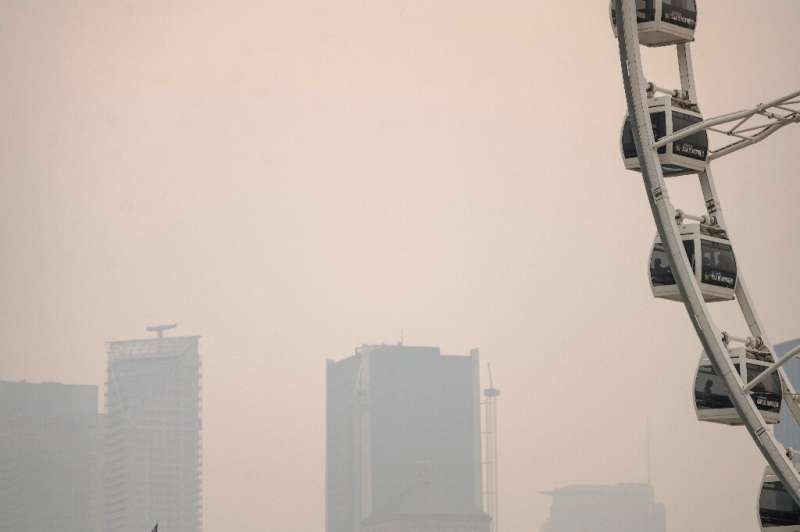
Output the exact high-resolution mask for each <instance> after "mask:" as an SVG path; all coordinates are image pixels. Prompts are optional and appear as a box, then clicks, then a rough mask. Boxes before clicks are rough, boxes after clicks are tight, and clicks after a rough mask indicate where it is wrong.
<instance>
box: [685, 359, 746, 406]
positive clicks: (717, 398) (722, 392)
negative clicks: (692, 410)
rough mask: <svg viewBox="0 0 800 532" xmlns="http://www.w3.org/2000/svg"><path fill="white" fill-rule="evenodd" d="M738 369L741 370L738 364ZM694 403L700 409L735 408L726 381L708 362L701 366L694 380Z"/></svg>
mask: <svg viewBox="0 0 800 532" xmlns="http://www.w3.org/2000/svg"><path fill="white" fill-rule="evenodd" d="M736 371H739V366H738V364H737V365H736ZM694 404H695V406H696V407H697V409H698V410H704V409H720V408H733V403H732V402H731V398H730V397H729V396H728V392H727V389H726V388H725V383H724V382H723V381H722V378H720V377H719V376H718V375H717V374H716V372H715V371H714V368H713V367H712V366H711V365H710V364H708V365H703V366H700V369H699V370H698V371H697V378H696V379H695V381H694Z"/></svg>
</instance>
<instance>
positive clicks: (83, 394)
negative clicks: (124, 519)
mask: <svg viewBox="0 0 800 532" xmlns="http://www.w3.org/2000/svg"><path fill="white" fill-rule="evenodd" d="M98 432H99V430H98V414H97V387H96V386H81V385H67V384H56V383H44V384H33V383H27V382H5V381H0V531H2V532H87V531H92V532H93V531H97V530H98V526H99V521H100V511H99V486H98V484H99V463H98V460H97V457H98V455H99V449H98V445H99V440H98Z"/></svg>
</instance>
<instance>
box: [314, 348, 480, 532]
mask: <svg viewBox="0 0 800 532" xmlns="http://www.w3.org/2000/svg"><path fill="white" fill-rule="evenodd" d="M478 370H479V356H478V352H477V350H475V351H473V352H472V353H471V355H470V356H445V355H442V354H441V353H440V351H439V349H438V348H436V347H408V346H402V345H398V346H386V345H377V346H362V347H360V348H358V349H356V352H355V354H354V355H353V356H351V357H348V358H345V359H343V360H340V361H338V362H335V361H328V365H327V396H326V418H327V442H326V453H327V456H326V465H327V469H326V532H410V531H412V530H413V531H419V532H424V531H428V530H430V531H431V532H432V531H445V530H446V531H448V532H487V531H488V529H489V522H490V519H489V517H488V516H487V515H486V514H485V513H484V512H483V511H482V502H481V498H482V492H481V439H480V425H481V421H480V390H479V385H480V383H479V373H478Z"/></svg>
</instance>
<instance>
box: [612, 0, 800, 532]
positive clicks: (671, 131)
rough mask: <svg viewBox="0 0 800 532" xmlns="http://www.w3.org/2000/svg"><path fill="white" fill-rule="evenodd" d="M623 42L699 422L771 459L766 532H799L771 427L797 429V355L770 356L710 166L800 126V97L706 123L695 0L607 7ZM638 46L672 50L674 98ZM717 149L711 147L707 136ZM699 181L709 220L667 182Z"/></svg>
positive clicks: (633, 119) (655, 278) (798, 459)
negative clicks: (729, 325)
mask: <svg viewBox="0 0 800 532" xmlns="http://www.w3.org/2000/svg"><path fill="white" fill-rule="evenodd" d="M610 15H611V21H612V25H613V26H614V33H615V35H616V36H617V39H618V41H619V51H620V60H621V66H622V78H623V82H624V85H625V96H626V99H627V105H628V116H627V118H626V120H625V125H624V127H623V131H622V157H623V159H624V162H625V167H626V168H627V169H629V170H634V171H638V172H641V174H642V177H643V178H644V185H645V189H646V192H647V197H648V201H649V203H650V207H651V209H652V213H653V219H654V220H655V224H656V228H657V235H656V237H655V240H654V242H653V246H652V249H651V253H650V264H649V266H650V282H651V289H652V292H653V295H654V297H657V298H663V299H668V300H672V301H677V302H681V303H683V304H684V305H685V307H686V310H687V313H688V315H689V319H690V320H691V322H692V325H693V326H694V328H695V331H696V332H697V336H698V337H699V339H700V342H701V344H702V346H703V349H704V352H703V355H702V357H701V360H700V363H699V366H698V370H697V374H696V376H695V386H694V402H695V410H696V412H697V418H698V419H699V420H700V421H705V422H712V423H721V424H726V425H734V426H744V427H745V428H746V429H747V431H748V432H749V434H750V436H751V437H752V439H753V441H754V443H755V444H756V446H757V447H758V449H759V450H760V451H761V453H762V454H763V455H764V458H766V460H767V464H768V467H767V470H766V471H765V474H764V478H763V480H762V491H761V495H760V498H759V520H760V522H761V527H762V529H763V530H765V531H770V532H799V531H800V473H799V472H798V471H800V467H798V466H800V452H798V453H795V451H794V450H792V449H785V448H784V447H783V446H782V445H781V443H780V442H778V441H777V440H776V439H775V436H774V435H773V432H772V430H771V428H770V425H772V424H775V423H777V422H778V416H779V413H780V409H781V407H782V406H785V407H787V408H788V409H789V411H790V412H791V415H792V417H793V418H794V419H795V421H797V422H798V423H800V396H798V394H797V393H796V392H795V389H794V387H793V386H792V383H791V382H790V381H789V379H788V378H787V377H786V374H785V373H784V370H783V365H784V364H785V363H786V362H788V361H789V360H790V359H792V358H793V357H795V356H798V355H800V348H798V349H794V350H792V351H790V352H788V353H786V354H784V355H783V356H781V357H778V356H777V355H776V353H775V350H774V348H773V345H772V343H771V342H770V339H769V337H768V335H767V332H766V330H765V329H764V326H763V324H762V322H761V320H760V318H759V316H758V314H757V312H756V308H755V305H754V303H753V300H752V298H751V296H750V293H749V292H748V289H747V284H746V283H745V278H744V274H743V272H742V267H741V264H740V263H739V262H738V261H737V258H736V253H735V251H734V249H735V248H734V246H733V243H732V240H731V236H730V233H729V231H728V228H727V226H726V224H725V218H724V215H723V212H722V208H721V203H720V200H719V196H718V194H717V189H716V186H715V184H714V178H713V175H712V172H711V162H712V161H714V160H716V159H719V158H720V157H724V156H726V155H729V154H731V153H734V152H736V151H738V150H741V149H743V148H746V147H748V146H751V145H753V144H756V143H758V142H761V141H763V140H765V139H766V138H768V137H769V136H770V135H772V134H773V133H775V132H777V131H778V130H780V129H781V128H783V127H785V126H787V125H789V124H793V123H799V122H800V91H797V92H794V93H792V94H788V95H786V96H783V97H781V98H777V99H774V100H771V101H768V102H767V103H762V104H758V105H756V106H754V107H752V108H749V109H744V110H741V111H737V112H733V113H728V114H725V115H722V116H719V117H715V118H709V119H706V118H704V117H703V114H702V113H701V109H700V105H699V100H698V94H697V90H696V86H695V81H694V70H693V66H692V53H691V43H692V42H693V41H694V36H695V29H696V26H697V5H696V2H695V0H611V10H610ZM640 46H648V47H657V46H674V47H675V48H676V52H677V57H678V66H679V74H680V84H681V86H680V87H679V88H664V87H661V86H659V85H657V84H656V83H654V82H651V81H648V80H647V79H646V78H645V76H644V71H643V65H642V58H641V50H640ZM711 135H716V136H718V137H720V138H721V139H722V142H721V146H720V147H717V148H715V149H712V147H711V144H710V142H709V137H710V136H711ZM691 175H695V176H697V177H698V179H699V181H700V189H701V190H702V194H703V199H704V201H705V206H706V212H705V213H699V214H690V213H687V212H684V211H683V210H681V209H680V208H678V207H676V206H675V205H673V203H672V201H671V200H670V195H669V190H668V187H667V181H666V180H665V179H666V178H670V179H675V178H678V177H680V176H691ZM724 301H736V302H737V303H738V306H739V308H740V310H741V312H742V315H743V317H744V319H745V322H746V324H747V328H748V330H747V331H740V332H738V334H733V333H730V332H726V331H722V330H720V329H719V328H718V327H717V325H716V324H715V322H714V319H713V317H712V314H711V312H710V306H711V305H710V304H711V303H716V302H724Z"/></svg>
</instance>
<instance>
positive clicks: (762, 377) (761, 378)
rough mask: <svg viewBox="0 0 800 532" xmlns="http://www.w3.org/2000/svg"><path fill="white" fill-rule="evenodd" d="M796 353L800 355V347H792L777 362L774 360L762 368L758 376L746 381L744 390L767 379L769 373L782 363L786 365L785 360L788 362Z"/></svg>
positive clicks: (780, 366) (776, 369)
mask: <svg viewBox="0 0 800 532" xmlns="http://www.w3.org/2000/svg"><path fill="white" fill-rule="evenodd" d="M797 355H800V347H795V348H794V349H792V350H791V351H789V352H788V353H786V354H785V355H783V357H781V358H780V359H779V360H778V361H777V362H775V363H774V364H772V365H771V366H770V367H768V368H767V369H766V370H764V371H763V372H762V373H761V374H760V375H759V376H758V377H756V378H755V379H753V380H751V381H750V382H748V383H747V384H746V385H745V387H744V391H745V392H749V391H751V390H752V389H753V388H755V387H756V386H758V385H759V384H761V383H762V382H764V381H765V380H767V377H769V376H770V375H772V374H773V373H775V372H776V371H778V370H779V369H781V368H782V367H783V366H784V365H786V363H787V362H789V361H790V360H791V359H793V358H794V357H796V356H797Z"/></svg>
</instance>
